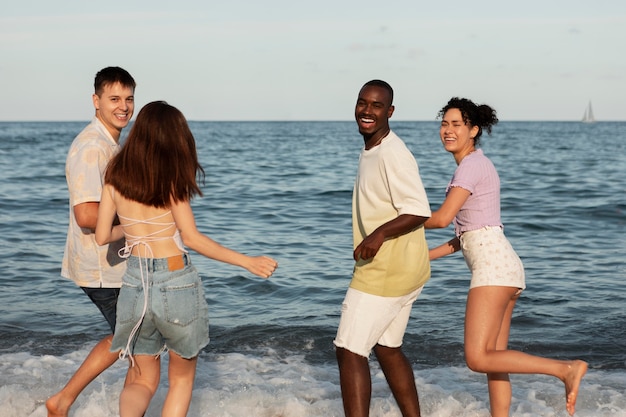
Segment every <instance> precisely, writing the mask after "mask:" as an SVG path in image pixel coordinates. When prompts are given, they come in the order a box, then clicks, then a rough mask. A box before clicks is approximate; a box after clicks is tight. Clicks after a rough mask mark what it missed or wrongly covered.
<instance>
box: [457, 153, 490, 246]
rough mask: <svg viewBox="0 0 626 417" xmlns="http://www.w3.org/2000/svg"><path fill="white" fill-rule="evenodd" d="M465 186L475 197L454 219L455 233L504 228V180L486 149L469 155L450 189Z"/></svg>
mask: <svg viewBox="0 0 626 417" xmlns="http://www.w3.org/2000/svg"><path fill="white" fill-rule="evenodd" d="M452 187H461V188H463V189H465V190H467V191H469V192H470V193H471V194H470V196H469V197H468V198H467V201H465V204H463V207H461V210H459V212H458V213H457V215H456V217H455V218H454V232H455V233H456V235H457V236H460V235H461V234H462V233H463V232H468V231H470V230H476V229H480V228H481V227H485V226H500V227H502V221H501V220H500V177H498V172H497V171H496V167H494V166H493V163H492V162H491V161H490V160H489V158H487V157H486V156H485V155H484V154H483V151H482V149H477V150H476V151H474V152H472V153H470V154H469V155H467V156H466V157H465V158H463V160H461V163H460V164H459V166H458V167H457V169H456V171H454V175H453V176H452V179H451V180H450V183H449V184H448V187H447V188H446V194H448V192H449V191H450V188H452Z"/></svg>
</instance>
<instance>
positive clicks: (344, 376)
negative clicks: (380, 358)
mask: <svg viewBox="0 0 626 417" xmlns="http://www.w3.org/2000/svg"><path fill="white" fill-rule="evenodd" d="M336 354H337V363H338V365H339V382H340V385H341V397H342V398H343V409H344V412H345V414H346V417H367V416H368V415H369V410H370V400H371V397H372V379H371V376H370V368H369V363H368V362H367V358H366V357H364V356H361V355H357V354H356V353H352V352H350V351H349V350H346V349H343V348H340V347H338V348H337V349H336Z"/></svg>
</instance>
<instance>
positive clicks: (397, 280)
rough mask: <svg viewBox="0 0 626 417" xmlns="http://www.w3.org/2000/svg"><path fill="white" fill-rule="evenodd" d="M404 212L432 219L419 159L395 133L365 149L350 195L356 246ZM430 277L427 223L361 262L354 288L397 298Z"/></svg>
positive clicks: (354, 277)
mask: <svg viewBox="0 0 626 417" xmlns="http://www.w3.org/2000/svg"><path fill="white" fill-rule="evenodd" d="M402 214H411V215H415V216H422V217H430V215H431V210H430V205H429V203H428V198H427V196H426V191H425V190H424V186H423V184H422V180H421V178H420V175H419V169H418V166H417V162H416V161H415V158H414V157H413V154H412V153H411V151H410V150H409V149H408V148H407V147H406V145H405V144H404V142H403V141H402V140H401V139H400V138H399V137H398V136H397V135H396V134H395V133H394V132H393V131H391V132H389V134H388V135H387V136H386V137H385V138H384V139H383V140H382V142H381V143H380V144H379V145H378V146H375V147H374V148H372V149H369V150H366V149H363V151H362V152H361V155H360V158H359V169H358V173H357V177H356V181H355V184H354V190H353V194H352V232H353V241H354V247H355V248H356V246H357V245H358V244H359V243H361V241H363V239H364V238H365V237H366V236H368V235H369V234H370V233H372V232H373V231H374V230H375V229H376V228H378V227H379V226H381V225H382V224H384V223H387V222H389V221H391V220H393V219H395V218H396V217H398V216H400V215H402ZM429 278H430V261H429V260H428V245H427V244H426V238H425V234H424V227H423V226H420V227H419V228H417V229H415V230H413V231H411V232H409V233H406V234H404V235H401V236H399V237H396V238H394V239H388V240H387V241H385V243H383V245H382V246H381V248H380V250H379V251H378V253H377V254H376V256H375V257H374V258H372V259H368V260H365V261H364V260H362V259H360V260H358V261H357V262H356V264H355V267H354V273H353V276H352V282H351V283H350V287H352V288H354V289H356V290H359V291H363V292H366V293H369V294H374V295H380V296H384V297H399V296H402V295H406V294H408V293H410V292H412V291H414V290H415V289H417V288H419V287H421V286H422V285H424V284H425V283H426V281H428V279H429Z"/></svg>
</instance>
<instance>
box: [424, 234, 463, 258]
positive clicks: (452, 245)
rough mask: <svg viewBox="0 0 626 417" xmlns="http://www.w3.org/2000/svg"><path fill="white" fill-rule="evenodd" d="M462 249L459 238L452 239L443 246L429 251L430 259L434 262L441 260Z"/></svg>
mask: <svg viewBox="0 0 626 417" xmlns="http://www.w3.org/2000/svg"><path fill="white" fill-rule="evenodd" d="M460 249H461V242H460V241H459V238H458V237H455V238H454V239H450V240H449V241H447V242H446V243H444V244H443V245H439V246H437V247H436V248H432V249H430V250H429V251H428V257H429V259H430V260H431V261H432V260H433V259H437V258H441V257H444V256H446V255H450V254H451V253H454V252H456V251H458V250H460Z"/></svg>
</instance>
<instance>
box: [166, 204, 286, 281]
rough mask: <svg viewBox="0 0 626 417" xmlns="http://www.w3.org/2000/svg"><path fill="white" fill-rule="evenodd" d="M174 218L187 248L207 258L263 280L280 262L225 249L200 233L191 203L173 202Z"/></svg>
mask: <svg viewBox="0 0 626 417" xmlns="http://www.w3.org/2000/svg"><path fill="white" fill-rule="evenodd" d="M171 209H172V216H174V221H175V222H176V227H177V228H178V230H179V231H180V236H181V238H182V240H183V243H184V244H185V246H187V247H189V248H191V249H193V250H195V251H196V252H198V253H199V254H201V255H204V256H206V257H207V258H211V259H214V260H216V261H220V262H225V263H227V264H231V265H235V266H239V267H241V268H244V269H246V270H248V271H249V272H251V273H253V274H255V275H258V276H260V277H262V278H269V277H270V276H271V275H272V274H273V273H274V270H275V269H276V268H277V267H278V262H276V261H275V260H274V259H272V258H269V257H267V256H255V257H252V256H248V255H244V254H242V253H239V252H237V251H234V250H232V249H229V248H227V247H224V246H222V245H220V244H219V243H217V242H216V241H214V240H213V239H211V238H209V237H208V236H206V235H204V234H202V233H200V231H198V228H197V227H196V221H195V218H194V215H193V211H192V210H191V204H190V203H189V201H179V202H172V206H171Z"/></svg>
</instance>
